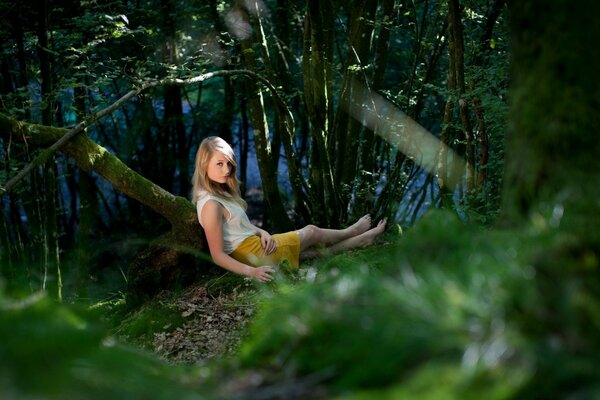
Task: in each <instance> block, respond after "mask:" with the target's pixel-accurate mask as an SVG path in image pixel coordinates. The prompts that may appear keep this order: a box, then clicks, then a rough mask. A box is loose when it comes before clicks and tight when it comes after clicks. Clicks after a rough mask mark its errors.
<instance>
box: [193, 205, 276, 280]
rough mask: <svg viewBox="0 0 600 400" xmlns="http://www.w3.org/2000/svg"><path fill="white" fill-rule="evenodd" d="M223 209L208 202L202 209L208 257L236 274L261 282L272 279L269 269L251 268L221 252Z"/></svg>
mask: <svg viewBox="0 0 600 400" xmlns="http://www.w3.org/2000/svg"><path fill="white" fill-rule="evenodd" d="M224 212H225V209H224V208H223V206H222V205H221V204H219V202H217V201H215V200H208V201H207V202H206V204H205V205H204V207H202V223H203V228H204V233H205V234H206V240H207V241H208V248H209V250H210V255H211V257H212V259H213V261H214V262H215V264H217V265H218V266H220V267H222V268H225V269H226V270H228V271H231V272H234V273H236V274H240V275H244V276H250V277H254V278H256V279H258V280H259V281H261V282H268V281H270V280H271V279H273V277H272V276H271V274H272V273H273V268H271V267H257V268H255V267H251V266H249V265H246V264H244V263H241V262H239V261H238V260H236V259H235V258H233V257H231V256H230V255H229V254H227V253H225V252H224V251H223V220H224V217H223V214H224Z"/></svg>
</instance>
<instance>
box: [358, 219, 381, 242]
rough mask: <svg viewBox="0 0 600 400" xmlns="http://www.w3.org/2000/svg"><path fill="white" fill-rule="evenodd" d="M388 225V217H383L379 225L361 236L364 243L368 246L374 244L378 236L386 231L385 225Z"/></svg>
mask: <svg viewBox="0 0 600 400" xmlns="http://www.w3.org/2000/svg"><path fill="white" fill-rule="evenodd" d="M386 225H387V219H382V220H381V221H379V222H378V223H377V226H376V227H375V228H373V229H369V230H368V231H366V232H365V233H363V234H362V235H360V236H359V237H360V238H361V239H362V240H361V242H362V245H363V246H368V245H370V244H372V243H373V242H374V241H375V239H376V238H377V236H379V235H381V234H382V233H383V232H384V231H385V226H386Z"/></svg>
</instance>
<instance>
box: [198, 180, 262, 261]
mask: <svg viewBox="0 0 600 400" xmlns="http://www.w3.org/2000/svg"><path fill="white" fill-rule="evenodd" d="M209 200H215V201H216V202H218V203H219V204H221V205H222V206H223V207H225V209H226V210H227V211H228V212H229V218H228V219H227V220H226V221H225V223H223V251H224V252H225V253H227V254H231V253H232V252H233V251H234V250H235V249H237V248H238V246H239V245H240V244H242V242H243V241H244V240H246V239H247V238H248V237H250V236H253V235H256V228H255V227H254V226H253V225H252V224H251V223H250V220H249V219H248V215H247V214H246V211H244V209H243V208H242V207H241V206H240V205H239V204H238V203H237V202H236V201H234V200H230V199H225V198H223V197H220V196H213V195H211V194H208V192H206V191H204V190H203V191H201V192H200V198H199V200H198V201H197V202H196V211H197V212H198V221H199V222H200V225H202V228H204V224H203V223H202V208H203V207H204V205H205V204H206V202H207V201H209Z"/></svg>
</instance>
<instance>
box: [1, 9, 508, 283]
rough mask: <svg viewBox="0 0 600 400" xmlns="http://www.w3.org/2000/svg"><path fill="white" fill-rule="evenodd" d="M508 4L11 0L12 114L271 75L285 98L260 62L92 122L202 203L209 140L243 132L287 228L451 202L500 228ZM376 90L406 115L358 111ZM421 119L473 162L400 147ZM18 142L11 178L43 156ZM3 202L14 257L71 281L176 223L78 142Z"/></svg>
mask: <svg viewBox="0 0 600 400" xmlns="http://www.w3.org/2000/svg"><path fill="white" fill-rule="evenodd" d="M504 3H505V2H504V1H463V2H461V4H459V3H458V2H457V1H452V2H446V1H418V2H401V1H400V2H399V1H391V0H388V1H354V2H336V1H331V2H329V1H328V2H322V3H321V2H304V1H272V2H269V1H267V2H263V1H257V2H254V1H237V2H236V1H230V2H222V1H202V2H200V1H198V2H190V1H174V0H164V1H89V2H88V1H39V2H12V1H5V2H2V4H1V5H0V6H1V10H0V12H1V13H2V16H3V21H5V24H4V25H3V29H2V32H0V34H1V35H2V40H1V42H2V43H3V45H2V58H1V60H2V61H1V62H2V69H1V78H2V82H1V83H2V84H1V89H0V90H1V91H2V104H1V107H2V110H3V111H2V112H3V113H4V114H5V115H7V116H8V115H10V116H11V117H12V118H14V119H16V120H22V121H29V122H33V123H37V124H41V125H45V126H56V127H64V128H68V127H73V126H76V125H77V124H78V123H80V122H82V121H84V120H85V118H86V116H90V115H92V114H93V113H94V112H96V111H98V110H101V109H104V108H106V107H108V106H109V105H111V104H112V103H114V102H115V101H117V100H118V99H119V98H120V97H122V96H123V95H125V94H126V93H127V92H129V91H130V90H131V89H132V88H135V87H139V86H140V85H142V84H143V83H144V82H146V83H148V82H151V81H160V80H161V79H165V78H190V77H194V76H198V75H201V74H204V73H207V72H211V71H232V70H247V71H252V72H255V73H256V74H259V75H260V76H261V77H262V78H264V79H266V80H268V81H269V82H270V83H271V84H272V85H273V86H274V87H275V88H276V90H277V97H278V99H274V95H273V93H270V91H269V89H268V88H267V87H265V86H264V85H259V84H257V82H258V80H257V79H256V78H255V77H253V76H248V75H237V74H236V75H225V76H223V77H215V78H212V79H210V80H206V81H201V82H198V83H191V84H183V85H179V84H177V85H175V84H163V85H159V86H157V87H152V88H149V89H148V90H145V91H144V92H142V93H141V94H139V95H137V96H134V97H133V98H132V99H131V100H129V101H128V102H126V103H124V104H123V105H122V106H121V107H119V108H117V109H115V110H114V112H112V113H110V114H109V115H107V116H105V117H103V118H101V119H100V120H99V121H97V122H95V123H92V124H90V125H89V126H88V127H87V128H86V132H85V133H86V135H87V136H88V137H89V138H90V139H92V140H93V141H95V142H96V143H98V144H99V145H101V146H102V147H103V148H104V149H106V150H107V151H108V152H110V153H111V154H114V155H115V156H116V157H118V158H119V159H120V160H121V161H122V162H123V163H125V164H126V165H127V166H128V167H129V168H131V169H132V170H134V171H136V172H137V173H139V174H140V175H142V176H143V177H145V178H147V179H149V180H150V181H152V182H154V183H155V184H157V185H158V186H160V187H161V188H163V189H165V190H166V191H168V192H170V193H172V194H174V195H176V196H183V197H186V198H189V190H190V177H191V174H192V172H193V157H194V155H195V151H196V149H197V146H198V144H199V142H200V141H201V140H202V138H204V137H206V136H210V135H218V136H221V137H223V138H225V139H226V140H227V141H229V142H230V143H231V144H232V145H233V146H234V148H235V149H236V152H237V153H238V157H239V163H240V169H239V172H240V178H241V181H242V191H243V193H244V194H245V195H246V194H248V195H250V199H252V198H253V196H254V197H257V196H258V198H257V199H258V202H253V203H252V204H256V207H253V208H251V210H250V211H251V212H252V213H253V214H255V216H256V218H259V219H261V222H262V223H263V225H264V226H265V227H266V228H268V229H270V230H272V231H282V230H286V229H290V228H292V227H293V226H296V227H299V226H302V225H303V224H307V223H314V224H318V225H325V226H331V227H339V226H342V225H345V224H346V223H348V222H349V221H351V220H352V219H355V218H356V217H357V216H361V215H363V214H364V213H367V212H369V213H371V214H372V215H373V217H374V218H382V217H388V218H389V219H390V221H391V222H394V223H399V224H402V225H404V226H409V225H412V224H413V223H414V222H415V221H416V220H417V219H418V218H419V216H420V215H422V213H423V212H424V211H425V210H426V209H428V208H431V207H448V208H452V209H455V210H456V211H457V212H458V213H459V214H460V215H461V218H464V219H465V220H477V221H481V222H484V223H490V222H491V221H493V220H494V218H495V216H496V215H497V212H498V208H499V199H500V189H501V185H502V174H503V158H504V154H503V143H504V130H505V126H506V123H505V119H506V112H507V93H506V92H507V87H508V63H509V53H508V48H507V47H508V44H507V39H508V38H507V26H506V25H507V24H506V15H505V14H506V7H505V4H504ZM375 96H382V97H381V98H377V99H378V100H379V101H380V103H378V104H377V105H375V106H374V109H373V110H372V111H371V112H375V113H377V115H378V116H379V117H380V120H383V121H386V122H385V123H380V124H379V125H377V126H375V125H373V124H370V125H369V124H368V123H366V122H365V119H366V117H365V115H364V114H363V113H362V112H361V111H360V108H359V109H358V110H357V108H356V107H355V105H356V104H362V105H363V106H364V105H365V104H366V105H368V104H369V103H373V104H375V102H374V100H373V99H375ZM382 99H385V100H382ZM282 104H283V107H284V108H283V109H282ZM367 108H368V107H367ZM409 119H412V120H414V121H417V122H418V124H420V125H421V126H422V127H424V128H425V130H428V131H430V132H431V134H432V135H433V136H435V137H436V138H437V139H438V140H439V141H441V142H442V143H444V144H446V145H447V146H449V147H450V149H452V150H454V151H455V154H457V155H458V156H460V157H461V158H462V160H464V162H462V163H458V162H454V161H455V158H453V157H452V156H448V154H447V150H444V149H443V148H442V147H440V149H438V148H437V145H436V147H435V148H430V149H426V150H425V151H424V150H423V148H422V147H419V143H417V139H415V138H413V137H411V134H410V133H411V131H412V130H416V128H411V127H410V126H408V127H407V128H406V131H407V135H406V136H404V137H403V138H402V139H401V140H402V141H403V143H402V144H400V146H404V148H408V150H409V151H408V152H407V151H404V152H401V151H398V144H397V143H394V142H393V140H389V137H390V135H393V134H394V133H395V132H403V131H402V129H404V128H403V126H404V125H405V124H406V121H407V120H409ZM15 136H18V135H12V136H11V135H3V136H2V139H1V140H2V141H1V142H0V146H1V147H0V149H1V151H2V160H1V162H2V171H1V172H0V174H1V175H0V176H1V177H2V182H5V181H7V180H8V179H9V178H11V177H13V176H14V175H15V174H16V173H17V172H18V171H19V170H21V169H22V168H23V167H24V166H25V165H26V164H27V163H28V162H30V161H31V160H32V159H34V158H35V157H36V155H37V154H38V153H39V152H40V151H41V149H40V148H38V147H36V146H33V145H31V144H28V143H22V141H20V140H19V138H18V137H15ZM386 137H387V138H388V139H387V140H385V139H386ZM49 144H50V143H49ZM46 147H47V146H46ZM432 152H433V153H434V154H435V153H437V152H439V158H437V159H435V160H434V159H432V157H431V155H430V154H429V153H432ZM426 164H432V165H429V168H428V169H429V172H431V173H427V171H426V170H425V169H424V168H423V165H425V166H427V165H426ZM433 164H435V165H433ZM451 177H452V179H450V178H451ZM263 198H264V201H262V199H263ZM1 201H2V215H3V219H2V221H3V222H2V224H3V229H2V243H3V251H2V253H1V257H2V259H3V265H6V266H7V267H8V268H9V269H11V268H13V267H11V265H19V266H21V265H26V266H27V267H26V268H27V270H28V271H27V273H28V278H27V280H29V281H30V282H31V285H32V288H35V289H39V288H40V287H44V288H45V287H46V286H47V285H48V284H51V285H53V286H56V285H57V283H56V282H57V279H59V277H57V269H58V268H60V267H59V265H61V264H63V263H64V260H65V259H66V258H68V257H69V256H76V258H77V261H76V264H78V265H79V266H78V267H77V268H80V269H82V270H81V271H79V272H78V273H77V274H76V275H79V277H78V278H76V279H78V280H81V279H86V278H85V276H86V275H88V271H87V269H93V268H94V264H98V261H99V260H100V259H103V258H107V257H108V258H113V257H112V255H113V254H114V253H115V250H116V249H115V247H117V248H120V247H122V246H119V245H118V244H117V243H126V242H131V243H138V242H139V241H140V239H142V240H143V238H152V237H155V236H156V235H158V234H160V233H162V232H164V231H165V230H168V227H169V226H168V223H167V221H166V220H165V219H164V218H161V216H160V215H158V214H157V213H156V212H155V211H154V210H152V209H150V208H149V207H146V206H144V204H142V203H143V202H140V201H138V200H135V199H132V198H131V197H130V196H127V195H124V194H123V193H121V192H119V191H117V190H115V188H114V185H111V182H107V181H106V180H104V179H103V178H100V177H99V176H98V174H97V173H95V171H94V170H93V168H92V170H91V171H82V170H81V169H80V168H78V166H77V165H76V163H74V162H73V160H72V159H71V158H70V157H65V156H63V155H61V154H56V155H52V156H51V157H50V158H49V159H48V160H47V161H46V162H45V163H44V165H43V166H40V167H37V168H35V169H34V170H33V171H32V172H31V173H30V174H28V175H27V177H26V178H25V179H24V180H23V181H21V182H20V183H19V184H18V185H16V187H15V188H14V189H12V190H11V192H10V193H7V194H5V195H3V196H2V199H1ZM124 227H126V228H127V229H124ZM116 238H118V239H116ZM98 253H101V254H98ZM102 253H104V254H102ZM127 256H130V255H127ZM112 261H113V262H116V263H119V262H120V261H119V260H114V259H113V260H112ZM99 263H100V264H101V265H103V266H106V262H105V261H100V262H99ZM15 268H22V267H15ZM120 268H121V269H123V270H125V269H126V268H127V265H126V262H125V265H123V264H122V263H121V265H120ZM65 272H66V273H69V272H71V271H63V273H65ZM59 284H60V283H59ZM71 294H72V295H75V293H71Z"/></svg>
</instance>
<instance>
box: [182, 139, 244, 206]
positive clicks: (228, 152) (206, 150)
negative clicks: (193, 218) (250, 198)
mask: <svg viewBox="0 0 600 400" xmlns="http://www.w3.org/2000/svg"><path fill="white" fill-rule="evenodd" d="M216 152H220V153H223V155H225V158H226V159H227V161H228V162H229V163H230V164H231V172H230V174H229V178H228V179H227V182H225V183H218V182H215V181H212V180H210V179H209V178H208V172H207V170H208V162H209V161H210V159H211V158H212V156H213V155H214V154H215V153H216ZM236 172H237V161H236V159H235V153H234V152H233V149H232V148H231V146H230V145H229V143H227V142H226V141H225V140H223V139H221V138H220V137H218V136H209V137H207V138H205V139H204V140H203V141H202V142H201V143H200V146H198V151H197V152H196V161H195V169H194V175H193V176H192V201H193V202H194V203H196V202H197V201H198V200H199V199H200V192H201V191H202V190H205V191H206V192H208V193H209V194H212V195H214V196H220V197H223V198H225V199H232V200H234V201H236V202H237V203H239V204H240V205H241V206H242V208H243V209H246V206H247V205H246V202H245V201H244V199H242V197H241V195H240V182H239V181H238V178H237V173H236Z"/></svg>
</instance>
